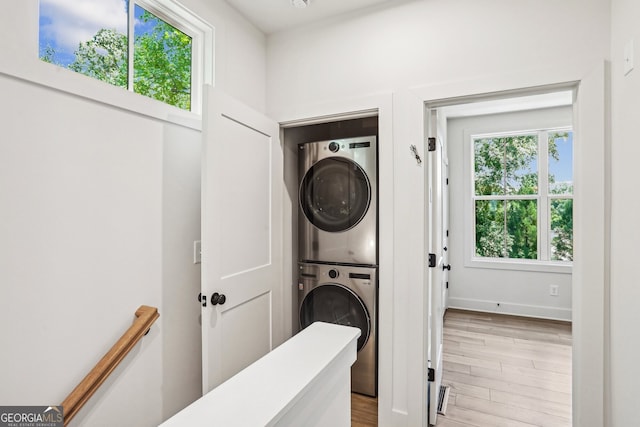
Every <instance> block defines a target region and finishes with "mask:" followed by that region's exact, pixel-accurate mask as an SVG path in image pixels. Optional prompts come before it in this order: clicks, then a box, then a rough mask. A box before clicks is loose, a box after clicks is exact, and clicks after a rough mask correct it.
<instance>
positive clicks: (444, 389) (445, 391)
mask: <svg viewBox="0 0 640 427" xmlns="http://www.w3.org/2000/svg"><path fill="white" fill-rule="evenodd" d="M450 389H451V387H449V386H448V385H441V386H440V394H439V395H438V413H439V414H440V415H444V414H445V412H447V402H448V401H449V390H450Z"/></svg>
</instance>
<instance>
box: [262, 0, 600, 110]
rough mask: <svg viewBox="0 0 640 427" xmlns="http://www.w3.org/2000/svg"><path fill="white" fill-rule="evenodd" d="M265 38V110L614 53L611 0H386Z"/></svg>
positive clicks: (590, 60) (583, 60) (589, 61)
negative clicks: (611, 50)
mask: <svg viewBox="0 0 640 427" xmlns="http://www.w3.org/2000/svg"><path fill="white" fill-rule="evenodd" d="M388 3H389V4H388V5H382V6H378V7H374V8H372V9H371V10H370V13H359V14H358V15H354V16H350V17H346V18H339V19H334V20H331V21H327V22H324V23H321V24H318V25H315V26H311V27H305V28H302V29H299V30H294V31H290V32H283V33H279V34H274V35H272V36H270V37H269V39H268V65H267V66H268V68H267V72H268V73H267V92H268V111H269V112H270V114H272V115H274V116H277V115H278V113H279V112H280V111H282V110H284V109H286V108H287V107H290V108H293V106H300V105H310V104H311V105H312V104H316V103H322V102H324V101H327V100H335V99H343V98H350V97H354V96H356V97H357V96H362V95H363V94H372V93H381V92H382V93H384V92H387V91H390V90H393V89H399V88H406V87H412V86H421V85H426V84H429V85H434V84H437V83H439V82H440V83H444V82H453V81H457V80H467V79H474V80H475V79H480V78H483V77H491V76H495V75H496V74H501V73H508V72H514V71H518V70H525V69H527V70H531V69H544V68H545V67H550V66H560V64H562V65H563V66H565V67H566V66H572V65H575V64H592V63H593V61H598V60H601V59H602V58H604V57H607V56H608V48H609V46H608V37H609V27H608V21H607V17H608V16H609V2H608V1H607V0H565V1H562V2H557V1H553V0H543V1H537V0H523V1H518V2H513V1H509V0H496V1H474V0H458V1H455V2H451V1H449V0H411V1H406V0H405V1H394V2H388Z"/></svg>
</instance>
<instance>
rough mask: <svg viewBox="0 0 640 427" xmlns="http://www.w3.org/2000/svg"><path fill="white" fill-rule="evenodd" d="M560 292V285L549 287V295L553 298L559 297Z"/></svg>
mask: <svg viewBox="0 0 640 427" xmlns="http://www.w3.org/2000/svg"><path fill="white" fill-rule="evenodd" d="M559 292H560V287H559V286H558V285H549V295H551V296H552V297H557V296H558V293H559Z"/></svg>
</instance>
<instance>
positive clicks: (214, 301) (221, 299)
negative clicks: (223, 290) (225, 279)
mask: <svg viewBox="0 0 640 427" xmlns="http://www.w3.org/2000/svg"><path fill="white" fill-rule="evenodd" d="M226 301H227V297H226V296H224V294H219V293H217V292H216V293H214V294H213V295H211V305H218V304H220V305H222V304H224V303H225V302H226Z"/></svg>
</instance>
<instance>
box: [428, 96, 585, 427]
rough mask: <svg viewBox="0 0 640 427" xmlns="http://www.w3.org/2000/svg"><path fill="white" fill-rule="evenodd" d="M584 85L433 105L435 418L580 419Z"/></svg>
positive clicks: (431, 351)
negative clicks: (578, 241)
mask: <svg viewBox="0 0 640 427" xmlns="http://www.w3.org/2000/svg"><path fill="white" fill-rule="evenodd" d="M574 90H575V89H574V88H573V87H565V88H562V89H560V90H558V89H557V88H554V89H553V90H547V91H543V92H536V93H525V94H517V95H510V96H507V97H505V96H496V97H484V98H474V99H468V100H465V99H462V100H461V99H452V100H442V101H437V102H430V103H427V104H426V106H425V122H426V123H425V128H426V130H427V135H428V136H429V137H430V141H429V143H430V144H431V143H432V142H435V147H436V151H437V150H438V149H440V150H442V151H441V153H440V154H438V155H437V156H436V157H435V158H436V160H433V161H432V162H431V163H430V164H429V166H430V173H429V174H428V176H429V183H428V186H429V205H430V206H429V209H428V216H429V220H428V222H430V224H429V229H430V230H431V232H430V233H429V239H430V240H431V241H430V242H429V244H430V246H431V248H433V249H432V250H433V251H434V253H435V256H436V259H438V260H439V262H438V265H437V267H438V268H435V269H432V270H433V271H432V272H431V274H430V276H431V278H430V280H429V288H430V290H429V292H430V307H429V310H428V314H427V316H428V325H429V328H428V331H427V337H426V340H427V355H428V361H427V363H428V366H429V367H430V372H429V374H430V375H429V376H430V377H431V378H432V382H430V383H429V392H428V396H429V416H428V419H429V424H431V425H438V424H439V423H438V419H439V418H438V409H440V416H441V417H444V418H448V419H450V420H457V421H462V418H460V419H458V418H456V416H459V415H460V414H461V413H464V414H465V416H470V414H471V415H472V416H473V417H476V418H477V420H478V421H479V422H480V421H482V420H484V421H482V422H484V423H485V424H486V423H489V424H496V423H498V422H505V421H504V420H508V421H510V422H514V421H521V422H527V421H531V420H532V418H535V417H547V418H549V419H551V418H553V420H555V421H558V422H557V423H556V424H554V425H571V383H572V378H571V358H572V351H571V346H572V341H571V319H572V306H571V305H572V289H571V285H572V260H573V144H574V137H573V122H574V119H573V117H574V111H573V100H574ZM576 143H577V141H576ZM431 148H432V147H429V148H428V149H429V150H430V151H431ZM430 252H431V251H430ZM447 309H448V313H449V314H448V315H447V316H445V312H446V311H447ZM539 319H544V320H539ZM554 357H556V359H554ZM442 385H445V386H449V389H448V390H447V393H449V392H450V394H447V393H445V396H447V397H448V399H447V401H448V406H449V408H450V409H449V410H448V411H447V409H446V408H442V407H441V406H442V405H438V403H440V402H439V401H441V400H442V399H439V397H441V396H442V395H441V393H440V391H441V390H442V387H441V386H442ZM507 396H508V399H507ZM438 406H440V408H438ZM442 413H444V415H442ZM554 417H557V419H556V418H554ZM491 420H492V421H491Z"/></svg>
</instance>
